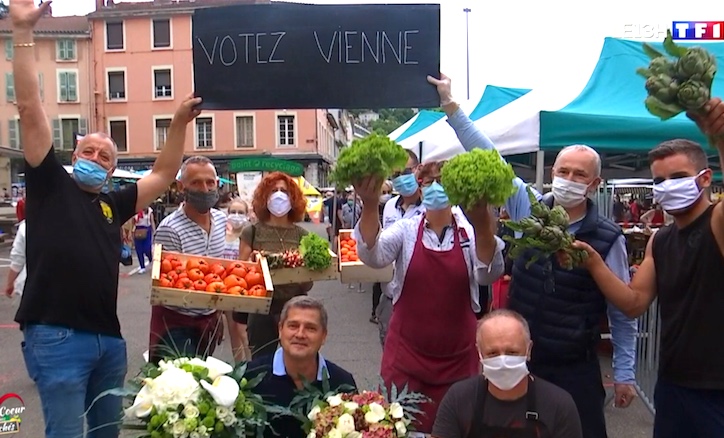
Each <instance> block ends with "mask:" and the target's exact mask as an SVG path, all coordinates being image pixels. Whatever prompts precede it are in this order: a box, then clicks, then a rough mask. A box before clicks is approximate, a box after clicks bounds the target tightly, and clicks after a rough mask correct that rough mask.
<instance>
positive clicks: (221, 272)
mask: <svg viewBox="0 0 724 438" xmlns="http://www.w3.org/2000/svg"><path fill="white" fill-rule="evenodd" d="M207 274H216V275H218V276H219V277H221V278H224V277H223V276H225V275H226V268H224V267H223V266H221V265H220V264H218V263H215V264H213V265H211V266H209V272H207Z"/></svg>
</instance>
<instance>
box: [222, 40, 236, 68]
mask: <svg viewBox="0 0 724 438" xmlns="http://www.w3.org/2000/svg"><path fill="white" fill-rule="evenodd" d="M227 41H228V42H229V43H230V44H231V49H232V50H233V51H234V58H233V59H232V60H231V61H227V60H225V59H224V43H226V42H227ZM238 57H239V54H238V52H237V51H236V44H234V40H233V39H232V38H231V37H230V36H229V35H227V36H225V37H224V38H222V39H221V44H220V45H219V60H221V63H222V64H224V65H225V66H226V67H228V66H230V65H234V64H235V63H236V59H237V58H238Z"/></svg>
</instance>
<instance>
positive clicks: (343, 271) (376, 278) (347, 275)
mask: <svg viewBox="0 0 724 438" xmlns="http://www.w3.org/2000/svg"><path fill="white" fill-rule="evenodd" d="M352 232H353V230H340V231H339V236H338V237H337V248H340V241H341V240H342V239H345V238H347V237H349V236H351V235H352ZM339 260H340V262H339V281H340V282H341V283H343V284H353V283H387V282H389V281H390V280H392V275H393V269H392V265H390V266H387V267H384V268H382V269H374V268H371V267H369V266H367V265H365V264H364V263H362V262H360V261H355V262H343V261H342V258H341V257H340V258H339Z"/></svg>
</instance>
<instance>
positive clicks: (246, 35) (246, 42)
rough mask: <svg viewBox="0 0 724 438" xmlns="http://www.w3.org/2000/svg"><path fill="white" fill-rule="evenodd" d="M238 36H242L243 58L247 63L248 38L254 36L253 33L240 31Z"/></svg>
mask: <svg viewBox="0 0 724 438" xmlns="http://www.w3.org/2000/svg"><path fill="white" fill-rule="evenodd" d="M239 36H240V37H242V38H244V54H245V56H244V59H245V60H246V63H247V64H248V63H249V38H252V37H253V36H254V34H253V33H240V34H239Z"/></svg>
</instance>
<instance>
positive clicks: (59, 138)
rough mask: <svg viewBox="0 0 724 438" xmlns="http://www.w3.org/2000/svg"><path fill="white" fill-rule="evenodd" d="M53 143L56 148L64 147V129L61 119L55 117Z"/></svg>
mask: <svg viewBox="0 0 724 438" xmlns="http://www.w3.org/2000/svg"><path fill="white" fill-rule="evenodd" d="M53 145H54V146H55V148H56V149H63V130H62V129H61V125H60V119H53Z"/></svg>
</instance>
